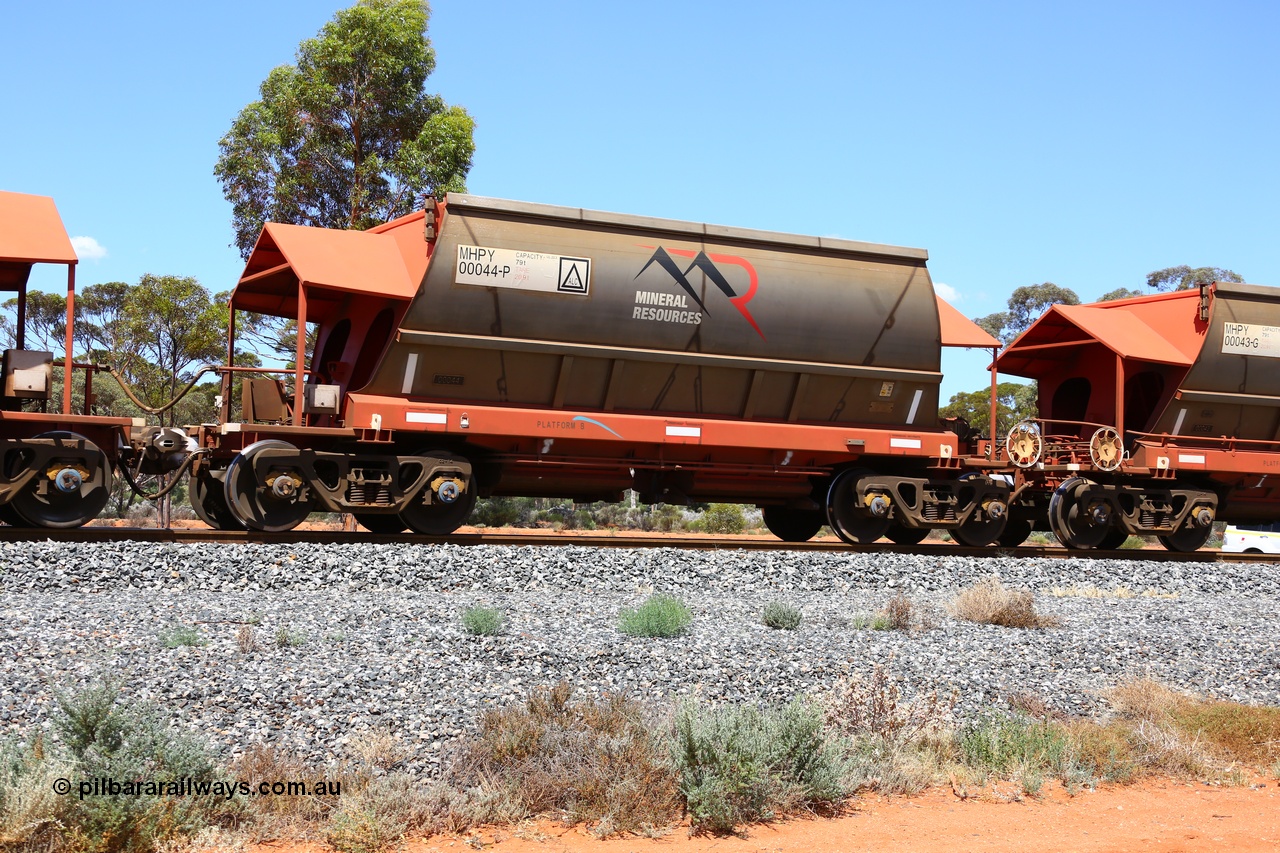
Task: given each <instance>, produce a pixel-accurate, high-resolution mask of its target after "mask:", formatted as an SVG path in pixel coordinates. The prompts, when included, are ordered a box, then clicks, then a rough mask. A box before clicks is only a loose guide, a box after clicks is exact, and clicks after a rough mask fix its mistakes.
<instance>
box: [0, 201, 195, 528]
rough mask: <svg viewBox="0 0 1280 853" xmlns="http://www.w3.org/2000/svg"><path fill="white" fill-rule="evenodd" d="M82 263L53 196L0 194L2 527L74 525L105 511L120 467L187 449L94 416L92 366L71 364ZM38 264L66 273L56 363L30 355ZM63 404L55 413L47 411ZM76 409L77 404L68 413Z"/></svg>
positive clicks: (132, 423)
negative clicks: (31, 297) (5, 322)
mask: <svg viewBox="0 0 1280 853" xmlns="http://www.w3.org/2000/svg"><path fill="white" fill-rule="evenodd" d="M78 261H79V259H78V258H77V257H76V253H75V249H74V248H73V247H72V245H71V240H70V238H69V237H68V236H67V231H66V228H65V227H64V226H63V224H62V218H61V217H60V216H59V214H58V209H57V206H56V205H55V204H54V202H53V199H51V198H48V197H46V196H38V195H29V194H26V193H13V192H0V291H7V292H11V293H14V294H16V297H17V317H16V321H17V322H16V323H15V325H14V327H13V341H12V344H13V345H12V347H10V348H9V349H6V350H4V353H3V362H2V364H0V376H2V377H3V379H2V381H3V389H2V390H0V520H3V521H4V522H5V523H7V524H10V525H13V526H20V527H49V528H67V527H79V526H80V525H82V524H84V523H85V522H87V521H90V520H91V519H93V518H95V517H96V516H97V515H98V513H100V512H101V511H102V509H103V507H105V506H106V504H107V501H108V500H109V499H110V497H111V489H112V484H113V481H114V476H115V475H114V472H115V471H116V470H117V468H118V467H119V466H120V465H121V464H127V465H131V466H132V467H133V468H134V469H136V470H139V471H142V470H145V471H146V472H147V473H158V472H159V471H160V470H161V469H162V468H163V467H164V466H165V465H167V464H169V463H170V462H171V461H172V460H174V459H175V458H176V459H179V460H180V459H181V458H182V457H183V456H184V455H185V451H186V450H187V448H188V446H189V442H188V439H187V437H186V436H184V435H182V434H181V433H179V432H177V431H175V430H164V429H160V428H159V427H154V426H147V425H146V422H145V421H144V420H143V419H141V418H136V419H135V418H118V417H101V416H94V415H92V414H91V412H92V408H93V376H94V374H95V373H96V372H97V371H98V368H97V366H95V365H89V364H76V363H74V361H73V360H72V359H71V358H70V354H71V352H72V345H73V337H74V335H73V329H74V324H73V313H74V308H75V282H76V275H75V274H76V266H77V264H78ZM37 264H50V265H55V266H65V267H66V271H67V289H66V298H67V313H66V321H65V325H66V330H65V353H66V354H67V355H66V357H64V358H62V359H55V358H54V354H53V353H52V352H50V351H48V350H44V349H39V350H29V349H27V348H26V347H27V340H26V338H27V335H26V333H27V329H26V325H27V324H26V319H27V318H26V314H27V285H28V283H29V281H30V277H31V271H32V268H33V267H34V266H35V265H37ZM55 368H58V369H59V370H60V371H61V373H62V381H61V383H59V384H60V385H61V388H58V387H56V386H55V372H54V371H55ZM73 382H74V383H75V386H76V389H77V391H78V392H79V395H80V399H79V400H78V401H74V400H73V393H72V386H73ZM81 383H83V385H81ZM59 398H60V399H61V411H52V412H51V411H49V408H50V403H51V402H52V403H54V404H55V405H56V403H57V401H58V400H59ZM73 402H79V403H80V404H81V405H79V406H77V407H75V408H73ZM76 408H79V411H76V410H75V409H76ZM190 445H191V446H194V442H190ZM174 464H181V463H180V462H177V463H174Z"/></svg>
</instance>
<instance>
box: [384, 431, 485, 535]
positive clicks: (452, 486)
mask: <svg viewBox="0 0 1280 853" xmlns="http://www.w3.org/2000/svg"><path fill="white" fill-rule="evenodd" d="M416 455H417V456H422V457H428V458H430V459H432V460H437V461H438V460H440V459H445V460H448V459H456V460H458V462H459V463H465V462H466V460H465V459H463V458H462V457H461V456H458V455H457V454H454V453H448V452H441V451H436V450H424V451H421V452H420V453H418V454H416ZM423 490H424V491H425V490H431V503H425V502H423V500H422V498H423V497H424V495H423V493H422V492H419V493H418V494H416V495H414V496H413V497H412V498H411V499H410V500H409V504H408V506H406V507H405V508H404V509H403V510H401V511H400V518H401V520H402V521H404V523H405V524H407V525H408V526H409V529H410V530H412V531H414V532H415V533H421V534H423V535H426V536H448V535H449V534H450V533H452V532H453V531H455V530H457V529H458V528H459V527H461V526H462V525H463V524H464V523H466V520H467V519H468V518H470V517H471V511H472V510H473V509H475V508H476V488H475V478H474V477H472V478H471V482H469V483H463V484H462V486H461V487H458V478H457V477H449V476H440V475H437V476H433V477H431V478H430V482H428V483H427V484H426V485H425V486H423ZM450 498H452V500H450Z"/></svg>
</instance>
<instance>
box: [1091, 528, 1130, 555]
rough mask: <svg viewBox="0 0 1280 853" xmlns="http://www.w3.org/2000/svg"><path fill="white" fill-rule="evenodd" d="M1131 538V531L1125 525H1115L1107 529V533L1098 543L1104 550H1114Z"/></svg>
mask: <svg viewBox="0 0 1280 853" xmlns="http://www.w3.org/2000/svg"><path fill="white" fill-rule="evenodd" d="M1128 540H1129V531H1127V530H1125V529H1124V528H1123V527H1113V528H1111V529H1110V530H1108V531H1107V535H1106V536H1104V537H1102V541H1101V542H1099V543H1098V548H1100V549H1101V550H1103V551H1114V550H1116V549H1117V548H1119V547H1120V546H1121V545H1123V544H1124V543H1125V542H1127V541H1128Z"/></svg>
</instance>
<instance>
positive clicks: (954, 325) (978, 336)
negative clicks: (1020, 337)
mask: <svg viewBox="0 0 1280 853" xmlns="http://www.w3.org/2000/svg"><path fill="white" fill-rule="evenodd" d="M937 300H938V321H939V322H940V323H941V324H942V345H943V346H944V347H981V348H982V349H996V348H998V347H999V346H1000V341H998V340H997V339H996V338H993V337H991V335H989V334H987V332H986V330H984V329H983V328H982V327H981V326H979V325H978V324H977V323H975V322H973V321H972V320H970V319H969V318H968V317H966V316H964V315H963V314H961V313H960V312H959V311H957V310H956V309H955V308H954V307H952V306H951V304H950V303H948V302H947V300H945V299H943V298H942V297H941V296H938V297H937Z"/></svg>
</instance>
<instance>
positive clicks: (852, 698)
mask: <svg viewBox="0 0 1280 853" xmlns="http://www.w3.org/2000/svg"><path fill="white" fill-rule="evenodd" d="M955 703H956V697H955V696H954V695H953V696H951V697H950V698H940V697H939V696H938V694H937V693H936V692H933V693H929V694H926V695H922V696H919V697H917V698H916V699H915V700H914V701H912V702H903V701H902V697H901V690H900V689H899V687H898V684H897V682H896V681H894V679H893V678H892V677H891V676H890V675H889V672H888V670H887V669H886V668H885V667H884V666H881V665H880V664H876V665H875V666H874V667H873V668H872V670H871V675H870V677H865V676H861V675H856V676H854V677H852V678H850V679H846V680H842V681H840V682H839V683H838V684H837V686H836V688H835V689H834V690H833V691H832V692H831V693H829V694H827V696H826V697H825V698H824V699H823V701H822V709H823V713H824V715H825V717H826V721H827V725H829V726H831V727H832V728H834V729H836V730H837V731H840V732H842V733H844V734H845V735H848V736H849V737H852V738H867V737H871V738H876V739H879V740H881V741H884V742H885V743H887V744H889V745H890V746H901V745H905V744H908V743H913V742H915V741H918V740H920V739H921V738H923V737H926V736H929V735H932V734H936V733H938V732H940V731H942V730H943V728H944V727H945V726H946V724H947V723H948V722H949V721H950V719H951V714H952V711H953V710H954V708H955Z"/></svg>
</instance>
